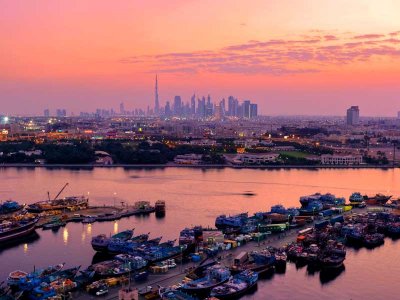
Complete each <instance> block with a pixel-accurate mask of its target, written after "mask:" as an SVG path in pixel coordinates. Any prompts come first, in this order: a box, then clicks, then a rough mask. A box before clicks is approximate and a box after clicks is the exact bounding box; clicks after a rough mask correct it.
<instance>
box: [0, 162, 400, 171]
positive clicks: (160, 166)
mask: <svg viewBox="0 0 400 300" xmlns="http://www.w3.org/2000/svg"><path fill="white" fill-rule="evenodd" d="M399 167H400V166H398V165H395V166H393V165H382V166H377V165H344V166H342V165H265V166H263V165H247V166H236V165H229V164H204V165H182V164H173V163H171V164H136V165H133V164H113V165H97V164H0V169H2V168H4V169H5V168H47V169H52V168H61V169H69V168H84V169H95V168H129V169H143V168H152V169H153V168H158V169H164V168H194V169H225V168H229V169H272V170H273V169H315V170H318V169H396V168H399Z"/></svg>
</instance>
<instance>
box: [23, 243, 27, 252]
mask: <svg viewBox="0 0 400 300" xmlns="http://www.w3.org/2000/svg"><path fill="white" fill-rule="evenodd" d="M27 252H28V244H27V243H25V244H24V253H25V254H26V253H27Z"/></svg>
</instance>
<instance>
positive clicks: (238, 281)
mask: <svg viewBox="0 0 400 300" xmlns="http://www.w3.org/2000/svg"><path fill="white" fill-rule="evenodd" d="M257 281H258V274H257V273H256V272H253V271H250V270H246V271H243V272H241V273H239V274H237V275H235V276H233V278H232V279H230V280H229V281H228V282H226V283H224V284H222V285H220V286H217V287H215V288H213V289H212V290H211V293H210V296H211V297H216V298H217V299H221V300H223V299H238V298H240V297H241V296H243V295H244V294H246V293H247V292H248V291H249V290H250V289H252V288H253V287H255V286H256V284H257Z"/></svg>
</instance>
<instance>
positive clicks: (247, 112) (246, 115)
mask: <svg viewBox="0 0 400 300" xmlns="http://www.w3.org/2000/svg"><path fill="white" fill-rule="evenodd" d="M243 117H244V118H246V119H250V100H245V101H243Z"/></svg>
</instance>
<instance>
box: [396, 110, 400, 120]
mask: <svg viewBox="0 0 400 300" xmlns="http://www.w3.org/2000/svg"><path fill="white" fill-rule="evenodd" d="M397 118H398V119H400V111H398V112H397Z"/></svg>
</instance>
